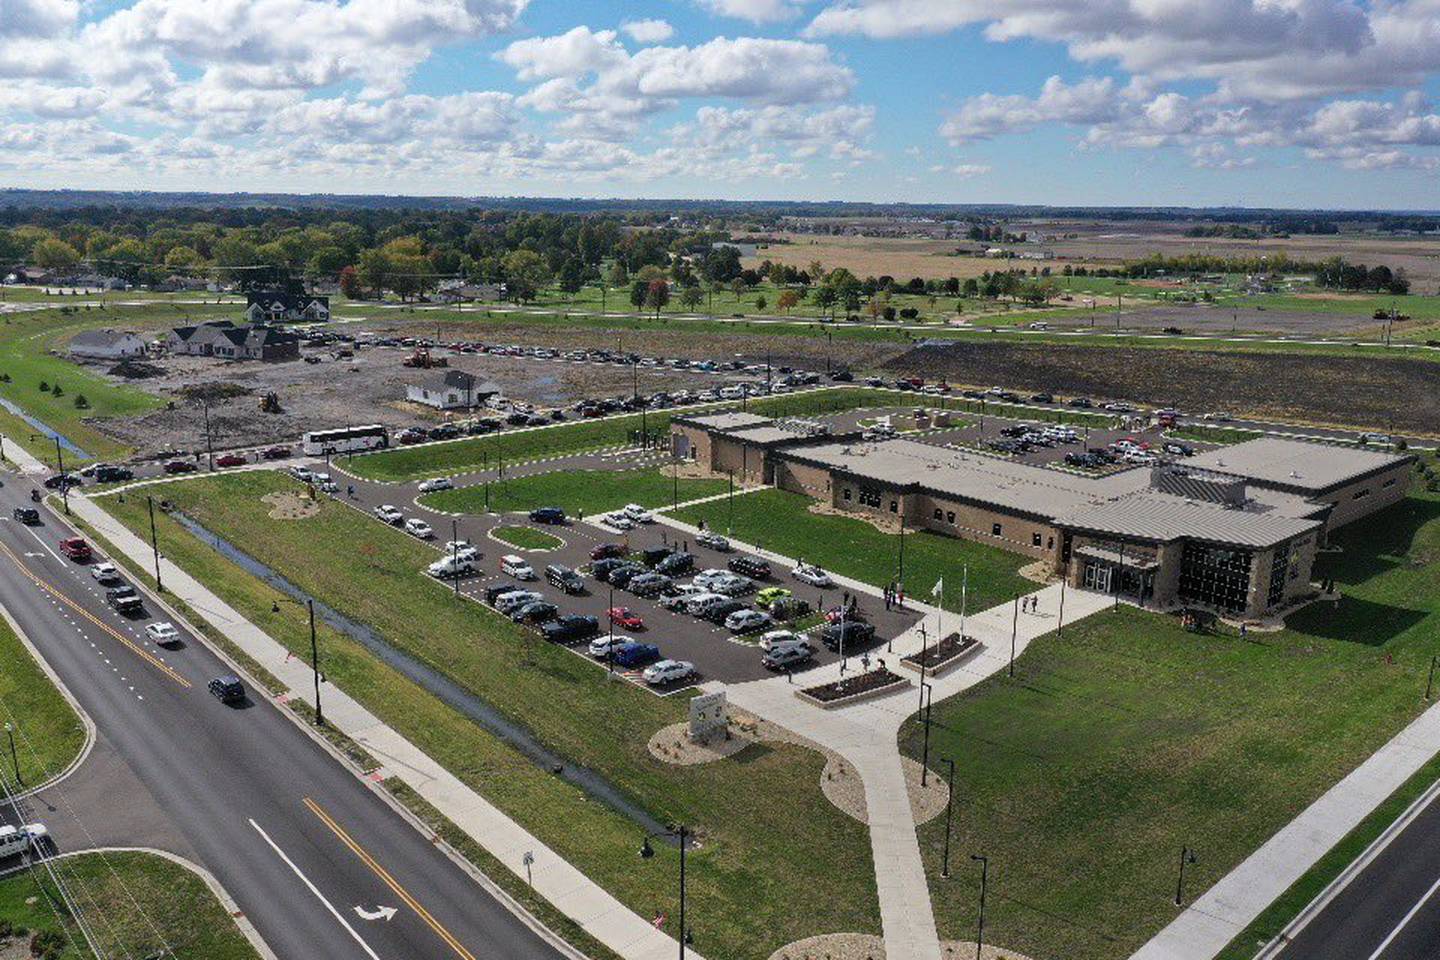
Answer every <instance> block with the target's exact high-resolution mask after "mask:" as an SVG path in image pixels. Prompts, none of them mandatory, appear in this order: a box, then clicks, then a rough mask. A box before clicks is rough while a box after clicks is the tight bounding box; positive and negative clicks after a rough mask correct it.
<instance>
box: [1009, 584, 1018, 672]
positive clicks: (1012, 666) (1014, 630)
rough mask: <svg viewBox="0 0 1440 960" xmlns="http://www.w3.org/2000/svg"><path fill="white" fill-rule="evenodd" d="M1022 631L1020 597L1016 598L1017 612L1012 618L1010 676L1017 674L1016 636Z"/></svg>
mask: <svg viewBox="0 0 1440 960" xmlns="http://www.w3.org/2000/svg"><path fill="white" fill-rule="evenodd" d="M1019 632H1020V598H1019V597H1016V598H1015V614H1014V616H1012V617H1011V618H1010V676H1012V677H1013V676H1015V637H1016V635H1017V634H1019Z"/></svg>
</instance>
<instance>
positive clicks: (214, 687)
mask: <svg viewBox="0 0 1440 960" xmlns="http://www.w3.org/2000/svg"><path fill="white" fill-rule="evenodd" d="M206 689H208V690H209V691H210V695H211V696H212V697H214V698H215V699H216V700H219V701H220V702H221V703H224V704H227V705H228V704H232V703H244V702H245V685H244V684H243V683H241V682H240V678H239V677H237V676H235V675H234V674H225V675H224V676H220V677H216V678H215V679H213V680H211V681H210V682H209V683H208V684H206Z"/></svg>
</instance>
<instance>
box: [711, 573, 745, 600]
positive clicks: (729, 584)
mask: <svg viewBox="0 0 1440 960" xmlns="http://www.w3.org/2000/svg"><path fill="white" fill-rule="evenodd" d="M710 589H711V590H713V591H715V592H716V593H723V594H724V595H725V596H727V597H742V596H744V595H745V594H747V593H749V592H750V591H751V590H754V589H755V581H753V580H751V579H750V578H749V577H742V576H740V575H739V574H738V573H732V574H728V575H726V576H725V577H720V578H716V579H715V580H714V581H713V582H712V583H711V584H710Z"/></svg>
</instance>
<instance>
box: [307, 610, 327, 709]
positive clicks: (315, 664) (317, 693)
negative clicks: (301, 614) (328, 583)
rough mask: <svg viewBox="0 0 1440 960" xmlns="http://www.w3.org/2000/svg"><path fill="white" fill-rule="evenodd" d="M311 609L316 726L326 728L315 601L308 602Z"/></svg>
mask: <svg viewBox="0 0 1440 960" xmlns="http://www.w3.org/2000/svg"><path fill="white" fill-rule="evenodd" d="M306 606H308V607H309V608H310V669H311V670H313V671H314V672H315V726H317V727H323V726H325V713H324V711H322V710H321V709H320V646H319V644H317V643H316V642H315V601H314V599H313V598H311V599H307V600H306Z"/></svg>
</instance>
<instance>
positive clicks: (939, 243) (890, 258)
mask: <svg viewBox="0 0 1440 960" xmlns="http://www.w3.org/2000/svg"><path fill="white" fill-rule="evenodd" d="M781 236H782V237H784V238H786V239H789V240H790V241H791V242H790V243H784V244H774V245H772V246H768V247H763V248H761V249H760V250H759V251H757V252H756V255H755V256H754V257H753V258H748V259H747V260H746V261H745V263H746V266H755V265H757V264H759V263H760V261H762V260H770V261H773V262H775V263H783V264H787V265H789V266H792V267H797V268H804V267H808V266H809V265H810V262H811V261H813V260H819V261H820V264H821V265H822V266H823V267H824V268H825V269H826V270H834V269H835V268H836V267H844V268H845V269H847V270H849V271H850V272H851V273H853V274H855V275H856V276H857V277H879V276H887V275H888V276H892V277H895V278H896V279H899V280H908V279H910V278H911V277H920V278H922V279H925V280H931V279H934V280H943V279H945V278H946V277H959V278H961V279H962V280H963V279H964V278H966V277H978V276H979V275H980V274H982V273H985V272H986V271H989V270H1000V269H1005V268H1006V267H1010V268H1018V267H1021V266H1024V267H1026V268H1029V267H1031V266H1047V267H1049V268H1050V269H1051V271H1052V272H1055V273H1059V272H1060V271H1061V270H1062V269H1064V267H1065V264H1066V263H1070V262H1072V261H1069V260H1064V259H1056V260H1047V261H1045V262H1044V263H1043V264H1038V263H1035V262H1032V261H1028V260H992V259H987V258H985V257H970V256H966V257H960V256H955V255H954V253H955V250H956V249H957V248H964V249H967V250H973V249H977V248H979V247H981V246H984V244H979V243H976V242H975V241H973V240H931V239H924V238H913V239H912V238H909V237H817V236H811V235H809V234H801V233H795V234H782V235H781ZM1045 249H1047V250H1048V249H1051V247H1050V246H1049V245H1046V246H1045ZM1073 262H1075V263H1082V262H1086V261H1080V260H1076V261H1073Z"/></svg>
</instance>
